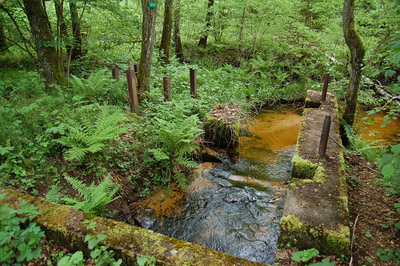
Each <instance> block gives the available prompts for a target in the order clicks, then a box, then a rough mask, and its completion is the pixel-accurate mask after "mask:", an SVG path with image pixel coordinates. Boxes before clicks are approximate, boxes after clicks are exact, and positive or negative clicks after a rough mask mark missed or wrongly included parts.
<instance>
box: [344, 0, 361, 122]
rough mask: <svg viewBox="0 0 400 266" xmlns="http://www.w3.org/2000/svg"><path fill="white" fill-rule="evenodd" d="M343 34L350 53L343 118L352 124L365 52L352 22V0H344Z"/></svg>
mask: <svg viewBox="0 0 400 266" xmlns="http://www.w3.org/2000/svg"><path fill="white" fill-rule="evenodd" d="M343 34H344V39H345V41H346V44H347V46H348V47H349V49H350V54H351V62H350V63H351V76H350V81H349V87H348V88H347V92H346V107H345V110H344V114H343V119H344V121H346V122H347V123H348V124H349V125H350V126H353V123H354V116H355V112H356V106H357V96H358V88H359V85H360V80H361V67H362V63H363V58H364V54H365V50H364V46H363V44H362V42H361V39H360V37H359V36H358V33H357V31H356V26H355V23H354V0H344V5H343Z"/></svg>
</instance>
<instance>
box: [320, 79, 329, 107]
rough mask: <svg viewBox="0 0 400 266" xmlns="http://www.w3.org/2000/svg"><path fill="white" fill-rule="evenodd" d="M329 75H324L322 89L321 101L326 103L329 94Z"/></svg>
mask: <svg viewBox="0 0 400 266" xmlns="http://www.w3.org/2000/svg"><path fill="white" fill-rule="evenodd" d="M328 85H329V74H325V75H324V87H323V88H322V94H321V101H322V102H323V101H326V94H327V92H328Z"/></svg>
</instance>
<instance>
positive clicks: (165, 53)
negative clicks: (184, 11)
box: [160, 0, 174, 64]
mask: <svg viewBox="0 0 400 266" xmlns="http://www.w3.org/2000/svg"><path fill="white" fill-rule="evenodd" d="M173 3H174V1H173V0H165V11H164V26H163V32H162V37H161V44H160V56H161V58H162V59H164V61H165V63H167V64H169V55H170V47H171V33H172V20H173Z"/></svg>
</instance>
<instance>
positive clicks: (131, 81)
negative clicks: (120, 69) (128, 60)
mask: <svg viewBox="0 0 400 266" xmlns="http://www.w3.org/2000/svg"><path fill="white" fill-rule="evenodd" d="M126 77H127V79H128V93H129V106H130V108H131V113H133V112H135V114H136V115H139V99H138V93H137V86H136V77H135V75H134V72H133V69H132V68H131V67H129V69H128V70H127V71H126Z"/></svg>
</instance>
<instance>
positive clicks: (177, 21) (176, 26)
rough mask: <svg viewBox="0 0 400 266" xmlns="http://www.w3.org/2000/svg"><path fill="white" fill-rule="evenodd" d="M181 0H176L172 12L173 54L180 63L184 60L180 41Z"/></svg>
mask: <svg viewBox="0 0 400 266" xmlns="http://www.w3.org/2000/svg"><path fill="white" fill-rule="evenodd" d="M180 20H181V1H180V0H176V7H175V13H174V43H175V55H176V57H177V58H178V59H179V61H180V62H181V63H183V61H184V56H183V49H182V41H181V27H180Z"/></svg>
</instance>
